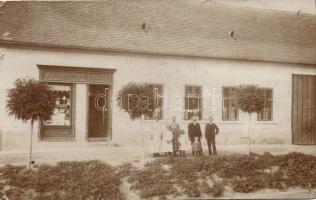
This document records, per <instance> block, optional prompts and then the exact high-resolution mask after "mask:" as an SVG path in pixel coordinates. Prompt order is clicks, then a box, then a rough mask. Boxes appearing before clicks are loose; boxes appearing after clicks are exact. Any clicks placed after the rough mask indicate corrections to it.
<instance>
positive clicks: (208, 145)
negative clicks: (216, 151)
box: [207, 140, 213, 155]
mask: <svg viewBox="0 0 316 200" xmlns="http://www.w3.org/2000/svg"><path fill="white" fill-rule="evenodd" d="M207 147H208V153H209V155H212V154H213V153H212V143H211V141H210V140H207Z"/></svg>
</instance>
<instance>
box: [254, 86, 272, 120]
mask: <svg viewBox="0 0 316 200" xmlns="http://www.w3.org/2000/svg"><path fill="white" fill-rule="evenodd" d="M260 89H262V90H271V99H269V100H268V101H270V102H271V111H270V112H271V119H259V114H261V113H262V112H263V111H262V112H260V113H258V114H257V121H258V122H271V121H273V111H274V109H273V101H274V100H273V99H274V94H273V93H274V90H273V88H272V87H260ZM265 98H266V97H265Z"/></svg>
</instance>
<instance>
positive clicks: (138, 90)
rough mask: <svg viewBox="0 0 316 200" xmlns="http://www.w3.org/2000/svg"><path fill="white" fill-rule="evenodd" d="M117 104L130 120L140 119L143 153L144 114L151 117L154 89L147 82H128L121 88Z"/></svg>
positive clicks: (153, 107)
mask: <svg viewBox="0 0 316 200" xmlns="http://www.w3.org/2000/svg"><path fill="white" fill-rule="evenodd" d="M116 100H117V103H118V106H119V107H120V108H121V109H122V110H123V111H124V112H127V113H128V115H129V117H130V119H131V120H137V119H141V126H142V128H141V129H142V130H141V134H142V142H143V151H144V153H145V142H144V131H143V124H144V118H145V116H148V117H152V116H153V113H154V112H153V111H154V109H155V106H154V104H155V102H154V91H153V88H152V87H150V86H149V85H148V84H147V83H135V82H129V83H128V84H126V85H125V86H123V87H122V88H121V90H120V91H119V92H118V96H117V98H116Z"/></svg>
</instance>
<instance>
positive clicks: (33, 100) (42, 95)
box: [6, 79, 55, 168]
mask: <svg viewBox="0 0 316 200" xmlns="http://www.w3.org/2000/svg"><path fill="white" fill-rule="evenodd" d="M6 107H7V110H8V113H9V115H12V116H14V117H15V118H16V119H18V120H22V121H23V122H25V123H26V122H29V123H30V126H31V130H30V141H29V142H30V143H29V153H28V161H27V168H30V164H31V160H32V136H33V127H34V122H35V121H41V120H49V119H50V118H51V116H52V115H53V111H54V107H55V98H54V96H53V93H52V92H51V90H50V89H49V87H48V85H47V84H45V83H43V82H40V81H36V80H34V79H17V80H16V81H15V82H14V88H12V89H9V91H8V96H7V105H6Z"/></svg>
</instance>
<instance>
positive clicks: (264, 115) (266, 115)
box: [257, 88, 273, 121]
mask: <svg viewBox="0 0 316 200" xmlns="http://www.w3.org/2000/svg"><path fill="white" fill-rule="evenodd" d="M262 92H263V95H264V98H265V102H264V107H263V110H262V111H261V112H260V113H258V115H257V120H258V121H272V119H273V112H272V111H273V109H272V108H273V91H272V89H266V88H263V89H262Z"/></svg>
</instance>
